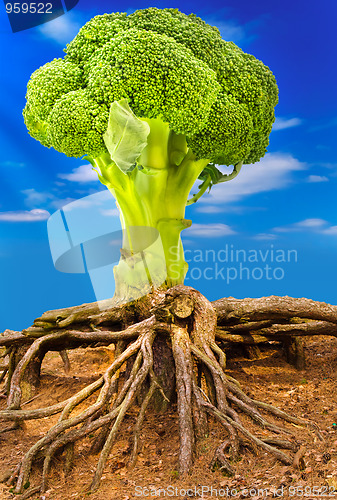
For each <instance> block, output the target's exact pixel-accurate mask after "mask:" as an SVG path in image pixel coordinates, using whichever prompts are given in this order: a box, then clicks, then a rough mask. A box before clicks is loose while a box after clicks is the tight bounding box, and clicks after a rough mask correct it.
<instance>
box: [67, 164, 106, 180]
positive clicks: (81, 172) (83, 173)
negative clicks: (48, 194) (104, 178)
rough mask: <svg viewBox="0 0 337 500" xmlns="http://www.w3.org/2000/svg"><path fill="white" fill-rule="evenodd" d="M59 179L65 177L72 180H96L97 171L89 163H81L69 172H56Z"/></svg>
mask: <svg viewBox="0 0 337 500" xmlns="http://www.w3.org/2000/svg"><path fill="white" fill-rule="evenodd" d="M58 177H59V178H60V179H66V180H67V181H72V182H97V181H98V177H97V173H96V172H95V171H94V170H93V168H92V166H91V165H81V166H80V167H77V168H74V169H73V171H72V172H71V173H70V174H58Z"/></svg>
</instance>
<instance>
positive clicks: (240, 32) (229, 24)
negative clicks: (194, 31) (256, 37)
mask: <svg viewBox="0 0 337 500" xmlns="http://www.w3.org/2000/svg"><path fill="white" fill-rule="evenodd" d="M208 22H209V24H214V25H215V26H216V27H217V28H218V30H219V31H220V33H221V37H222V38H223V39H224V40H227V41H230V42H234V43H240V42H242V41H243V40H247V38H251V37H249V35H248V34H247V32H246V29H245V26H244V25H240V24H238V23H237V21H235V20H233V19H232V20H229V21H215V20H210V21H208Z"/></svg>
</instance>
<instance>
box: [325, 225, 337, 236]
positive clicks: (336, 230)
mask: <svg viewBox="0 0 337 500" xmlns="http://www.w3.org/2000/svg"><path fill="white" fill-rule="evenodd" d="M322 234H327V235H331V236H336V235H337V226H330V227H328V228H327V229H323V231H322Z"/></svg>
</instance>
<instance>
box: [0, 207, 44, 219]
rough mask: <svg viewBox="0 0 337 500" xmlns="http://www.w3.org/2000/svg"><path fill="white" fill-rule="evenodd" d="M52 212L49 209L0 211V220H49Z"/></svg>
mask: <svg viewBox="0 0 337 500" xmlns="http://www.w3.org/2000/svg"><path fill="white" fill-rule="evenodd" d="M49 217H50V213H49V212H48V211H47V210H42V209H39V208H36V209H34V210H17V211H15V212H0V221H5V222H38V221H43V220H47V219H48V218H49Z"/></svg>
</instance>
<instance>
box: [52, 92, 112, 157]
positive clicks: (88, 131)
mask: <svg viewBox="0 0 337 500" xmlns="http://www.w3.org/2000/svg"><path fill="white" fill-rule="evenodd" d="M87 93H88V92H87V90H85V89H80V90H73V91H71V92H68V93H67V94H64V95H63V96H62V97H60V99H58V100H57V101H56V103H55V105H54V107H53V109H52V111H51V112H50V115H49V119H48V125H47V128H46V136H47V141H48V142H49V143H50V144H51V146H52V147H53V148H54V149H56V151H60V152H62V153H65V154H66V155H68V156H83V155H85V154H88V155H90V156H92V157H94V158H97V157H98V156H100V155H101V154H102V153H104V152H105V151H106V147H105V144H104V141H103V134H104V132H105V131H106V129H107V124H108V118H109V110H108V108H107V106H105V105H104V104H97V102H96V101H94V100H93V99H90V97H88V95H87Z"/></svg>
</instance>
